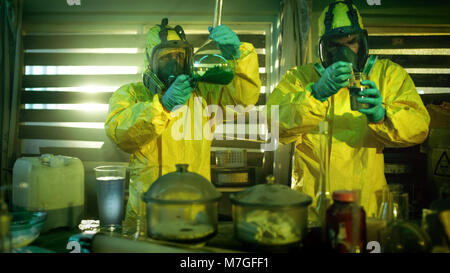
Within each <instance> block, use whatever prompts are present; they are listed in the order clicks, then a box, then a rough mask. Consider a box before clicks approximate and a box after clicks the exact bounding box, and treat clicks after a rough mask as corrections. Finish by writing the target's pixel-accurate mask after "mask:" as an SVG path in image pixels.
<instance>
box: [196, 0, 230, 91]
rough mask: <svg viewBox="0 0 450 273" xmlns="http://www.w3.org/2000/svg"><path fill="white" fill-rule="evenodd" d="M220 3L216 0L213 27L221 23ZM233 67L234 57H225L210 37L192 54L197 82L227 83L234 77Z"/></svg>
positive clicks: (219, 0)
mask: <svg viewBox="0 0 450 273" xmlns="http://www.w3.org/2000/svg"><path fill="white" fill-rule="evenodd" d="M222 3H223V0H216V6H215V10H214V22H213V25H212V27H213V28H215V27H217V26H219V25H220V24H221V21H222ZM235 67H236V59H235V58H234V57H232V56H226V57H225V56H224V55H223V54H222V52H221V50H220V48H219V47H218V45H217V44H216V43H215V42H214V41H212V40H211V39H208V40H207V41H206V42H205V43H203V45H202V46H201V47H200V48H199V49H198V50H197V51H196V52H195V53H194V56H193V77H194V80H196V81H199V82H207V83H213V84H223V85H226V84H229V83H230V82H231V81H232V80H233V78H234V71H235Z"/></svg>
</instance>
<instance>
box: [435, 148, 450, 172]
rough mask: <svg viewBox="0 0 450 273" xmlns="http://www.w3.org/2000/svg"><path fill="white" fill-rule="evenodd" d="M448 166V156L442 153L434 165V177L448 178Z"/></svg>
mask: <svg viewBox="0 0 450 273" xmlns="http://www.w3.org/2000/svg"><path fill="white" fill-rule="evenodd" d="M448 165H449V163H448V156H447V153H446V152H445V151H444V152H443V153H442V155H441V156H440V157H439V160H438V162H437V164H436V168H435V169H434V175H439V176H448V177H450V172H449V167H448Z"/></svg>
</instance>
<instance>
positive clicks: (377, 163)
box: [267, 59, 430, 216]
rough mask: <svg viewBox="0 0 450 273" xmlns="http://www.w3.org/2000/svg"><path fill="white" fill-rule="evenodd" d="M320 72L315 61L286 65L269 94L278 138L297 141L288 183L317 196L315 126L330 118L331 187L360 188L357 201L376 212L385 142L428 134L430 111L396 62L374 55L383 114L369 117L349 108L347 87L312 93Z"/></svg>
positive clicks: (407, 141) (402, 142)
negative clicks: (324, 96)
mask: <svg viewBox="0 0 450 273" xmlns="http://www.w3.org/2000/svg"><path fill="white" fill-rule="evenodd" d="M319 78H320V75H319V73H318V72H316V70H315V68H314V65H313V64H308V65H304V66H300V67H296V68H293V69H291V70H289V71H288V72H287V73H286V74H285V75H284V77H283V79H282V80H281V81H280V82H279V84H278V86H277V87H276V88H275V89H274V91H273V92H272V94H271V95H270V98H269V101H268V103H267V104H268V108H269V109H270V107H271V106H273V105H279V123H278V124H279V130H280V142H281V143H291V142H294V141H295V145H296V146H295V154H294V162H293V173H292V181H291V182H292V184H291V185H292V188H293V189H295V190H299V191H303V192H305V193H306V194H308V195H310V196H311V197H313V198H314V197H316V194H317V193H318V190H319V183H318V181H319V177H320V169H319V168H320V161H319V157H318V154H319V148H320V147H319V135H318V134H317V133H314V132H317V130H318V129H317V127H318V125H319V123H320V122H321V121H323V120H328V121H329V133H330V135H331V136H332V137H331V145H330V146H329V162H330V163H329V179H330V181H329V185H330V192H331V193H332V192H333V191H335V190H340V189H347V190H352V189H358V190H361V204H362V205H363V207H364V208H365V210H366V213H367V215H368V216H373V215H374V214H376V213H377V210H378V209H377V199H376V195H375V193H376V191H378V190H381V189H382V187H383V185H386V178H385V176H384V157H383V148H384V147H408V146H412V145H415V144H419V143H422V142H423V141H424V140H425V139H426V137H427V135H428V126H429V122H430V117H429V115H428V112H427V110H426V108H425V106H424V105H423V103H422V100H421V98H420V96H419V95H418V93H417V91H416V88H415V86H414V83H413V81H412V79H411V77H410V76H409V75H408V74H407V72H406V71H405V70H404V69H403V68H402V67H401V66H400V65H398V64H396V63H394V62H392V61H390V60H387V59H383V60H378V61H377V62H376V63H375V65H374V67H373V69H372V71H371V73H370V75H369V80H372V81H374V82H375V83H376V85H377V86H378V88H379V90H380V92H381V95H382V97H383V107H385V109H386V117H385V119H384V121H383V122H381V123H377V124H374V123H368V121H367V118H366V116H365V115H364V114H362V113H360V112H357V111H351V110H350V98H349V90H348V88H347V87H346V88H342V89H341V90H339V91H338V92H337V93H336V94H335V95H333V96H332V97H330V98H329V99H328V100H326V101H325V102H323V103H322V102H320V101H319V100H317V99H315V98H314V97H313V96H312V93H311V92H312V91H311V86H312V85H313V84H314V83H315V82H317V81H318V80H319Z"/></svg>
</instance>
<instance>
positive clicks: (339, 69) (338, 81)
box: [312, 62, 352, 102]
mask: <svg viewBox="0 0 450 273" xmlns="http://www.w3.org/2000/svg"><path fill="white" fill-rule="evenodd" d="M351 78H352V64H351V63H347V62H336V63H334V64H332V65H330V66H329V67H327V69H326V70H325V72H324V73H323V75H322V76H321V77H320V79H319V81H318V82H317V83H315V84H314V85H313V86H312V94H313V96H314V97H315V98H316V99H318V100H320V101H321V102H324V101H326V100H327V99H328V98H329V97H331V96H332V95H334V94H336V93H337V92H338V91H339V90H340V89H341V88H343V87H346V86H347V85H348V84H349V79H351Z"/></svg>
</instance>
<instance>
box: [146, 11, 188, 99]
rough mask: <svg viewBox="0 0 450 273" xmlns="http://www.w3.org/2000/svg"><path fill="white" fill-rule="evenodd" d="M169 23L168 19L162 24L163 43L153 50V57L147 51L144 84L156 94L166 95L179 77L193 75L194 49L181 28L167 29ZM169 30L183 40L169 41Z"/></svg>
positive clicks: (160, 33) (160, 34)
mask: <svg viewBox="0 0 450 273" xmlns="http://www.w3.org/2000/svg"><path fill="white" fill-rule="evenodd" d="M167 23H168V20H167V18H164V19H163V20H162V22H161V30H160V32H159V36H160V39H161V43H160V44H159V45H157V46H155V47H154V48H153V50H152V52H151V56H149V52H147V50H146V51H145V55H146V58H147V62H148V67H147V69H146V70H145V72H144V75H143V82H144V85H145V87H146V88H147V89H148V90H149V91H150V92H152V93H154V94H155V93H158V94H164V92H165V91H166V90H167V89H168V88H169V87H170V85H171V84H172V83H173V82H174V81H175V79H176V78H177V77H178V76H179V75H181V74H185V75H188V76H191V74H192V54H193V47H192V45H190V44H189V43H188V42H187V40H186V36H185V34H184V31H183V28H182V27H181V26H178V25H177V26H176V27H175V28H173V29H172V28H168V27H167ZM169 30H175V32H176V33H177V34H178V37H180V39H181V40H170V41H167V33H168V31H169Z"/></svg>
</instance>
